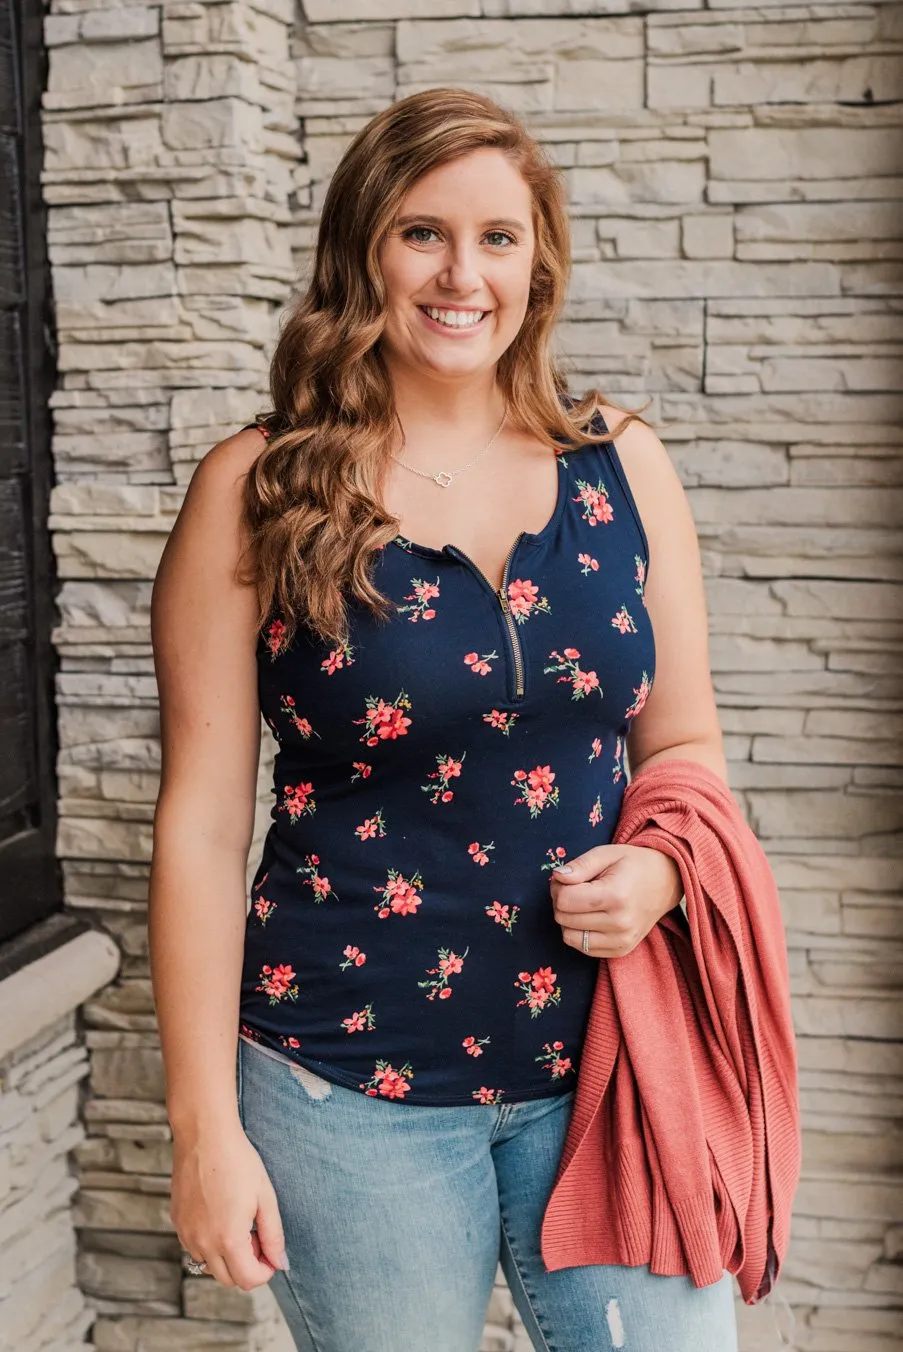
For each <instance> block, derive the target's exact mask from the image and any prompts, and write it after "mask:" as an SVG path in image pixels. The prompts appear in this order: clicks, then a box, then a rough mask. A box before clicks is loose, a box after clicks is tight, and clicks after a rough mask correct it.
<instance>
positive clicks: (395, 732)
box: [351, 690, 413, 746]
mask: <svg viewBox="0 0 903 1352" xmlns="http://www.w3.org/2000/svg"><path fill="white" fill-rule="evenodd" d="M410 707H411V701H410V700H409V699H408V696H407V692H406V691H405V690H400V691H399V692H398V694H397V695H396V696H395V698H394V700H393V701H392V703H391V704H387V703H386V701H385V700H384V699H377V698H376V696H375V695H369V696H368V697H367V712H366V713H365V714H364V717H363V718H353V719H352V720H351V721H352V723H363V724H364V728H365V730H364V734H363V736H362V737H361V739H360V740H361V741H362V742H366V743H367V746H379V743H380V742H386V741H392V742H394V741H395V740H396V739H397V738H399V737H406V736H407V732H408V728H409V727H410V726H411V723H412V721H413V720H412V719H410V718H406V717H405V715H404V713H403V712H402V710H404V709H410Z"/></svg>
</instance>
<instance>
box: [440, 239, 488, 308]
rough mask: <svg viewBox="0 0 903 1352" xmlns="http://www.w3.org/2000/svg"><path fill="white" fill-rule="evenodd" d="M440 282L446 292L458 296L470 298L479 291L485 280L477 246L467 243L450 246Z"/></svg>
mask: <svg viewBox="0 0 903 1352" xmlns="http://www.w3.org/2000/svg"><path fill="white" fill-rule="evenodd" d="M438 282H439V285H440V286H441V287H443V288H444V289H445V290H446V291H451V292H454V293H455V294H456V295H461V296H468V295H471V294H472V293H473V292H474V291H478V290H479V289H480V288H481V286H482V285H483V278H482V275H481V273H480V269H479V266H478V259H477V252H476V248H475V246H472V245H470V244H468V243H467V242H462V243H460V244H454V243H452V244H449V247H448V253H447V254H446V257H445V265H444V267H443V268H442V270H441V272H440V273H439V276H438Z"/></svg>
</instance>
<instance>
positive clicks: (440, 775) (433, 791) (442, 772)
mask: <svg viewBox="0 0 903 1352" xmlns="http://www.w3.org/2000/svg"><path fill="white" fill-rule="evenodd" d="M466 755H467V752H466V751H462V752H461V755H460V756H459V757H458V759H457V760H455V759H454V757H453V756H442V755H438V756H437V757H436V769H435V770H430V772H429V774H428V775H427V779H435V780H436V783H435V784H421V785H420V787H421V789H422V790H423V792H424V793H428V794H429V795H430V802H431V803H450V802H451V800H452V799H453V798H454V796H455V794H454V790H453V789H450V788H449V787H448V786H449V784H450V783H451V781H452V780H453V779H458V778H459V777H460V774H461V766H462V765H463V763H464V757H465V756H466Z"/></svg>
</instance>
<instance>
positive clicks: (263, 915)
mask: <svg viewBox="0 0 903 1352" xmlns="http://www.w3.org/2000/svg"><path fill="white" fill-rule="evenodd" d="M275 910H276V903H275V901H267V899H266V897H255V898H254V914H255V915H256V916H257V919H258V920H259V921H260V923H261V925H265V924H266V922H267V921H268V920H269V918H270V916H271V915H272V914H273V912H274V911H275Z"/></svg>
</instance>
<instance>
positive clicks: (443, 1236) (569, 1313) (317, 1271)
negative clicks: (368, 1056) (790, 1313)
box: [236, 1039, 737, 1352]
mask: <svg viewBox="0 0 903 1352" xmlns="http://www.w3.org/2000/svg"><path fill="white" fill-rule="evenodd" d="M236 1078H237V1093H238V1102H239V1112H240V1117H241V1122H242V1126H243V1127H244V1130H245V1132H246V1134H247V1136H248V1138H249V1140H250V1141H251V1143H252V1144H253V1145H254V1147H255V1149H256V1150H257V1151H258V1153H259V1155H260V1157H261V1159H262V1160H263V1163H264V1166H265V1168H266V1170H267V1172H268V1174H269V1177H270V1179H271V1180H272V1183H273V1186H274V1188H275V1191H276V1196H277V1198H278V1201H279V1210H280V1216H281V1219H282V1224H283V1227H284V1231H285V1238H286V1250H287V1253H288V1258H289V1262H290V1264H291V1268H290V1271H288V1272H280V1271H277V1272H276V1273H275V1274H274V1276H273V1278H272V1280H271V1286H272V1289H273V1293H274V1295H275V1297H276V1300H277V1301H278V1304H279V1306H280V1309H281V1310H282V1312H283V1314H284V1316H285V1318H286V1321H287V1323H288V1326H289V1329H290V1330H291V1333H292V1336H293V1338H294V1341H295V1344H296V1347H297V1348H298V1349H299V1352H478V1349H479V1346H480V1342H481V1339H482V1333H483V1328H484V1324H485V1320H486V1313H487V1306H488V1302H489V1297H490V1293H491V1291H492V1286H493V1282H494V1279H495V1275H496V1271H497V1266H498V1264H499V1262H501V1265H502V1268H503V1270H504V1273H505V1276H506V1278H507V1281H508V1285H509V1287H510V1289H511V1293H512V1295H513V1297H514V1301H515V1304H516V1305H517V1308H518V1311H519V1312H520V1315H521V1317H522V1319H523V1320H524V1323H525V1325H526V1327H527V1330H528V1332H529V1335H530V1338H531V1340H532V1343H533V1346H534V1348H537V1349H540V1350H541V1352H608V1350H609V1349H619V1348H623V1349H625V1352H737V1326H736V1317H735V1310H734V1279H733V1277H732V1275H731V1274H730V1273H729V1272H727V1271H725V1273H724V1275H723V1277H722V1279H721V1280H720V1281H719V1282H717V1283H714V1284H713V1285H711V1286H707V1287H700V1288H697V1287H696V1286H694V1284H693V1282H692V1280H691V1279H690V1278H689V1277H665V1276H660V1275H654V1274H652V1273H650V1271H649V1269H648V1267H645V1266H644V1267H633V1268H631V1267H605V1266H587V1267H577V1268H564V1269H562V1270H560V1271H557V1272H551V1273H550V1272H546V1270H545V1267H544V1265H543V1262H542V1257H541V1254H540V1249H539V1234H540V1226H541V1222H542V1215H543V1211H544V1209H545V1203H546V1200H547V1198H548V1195H549V1192H550V1191H551V1188H552V1184H553V1181H554V1177H555V1171H556V1168H557V1165H558V1161H559V1158H560V1156H561V1150H562V1147H563V1144H564V1139H565V1135H566V1132H567V1125H568V1120H569V1117H570V1113H571V1109H572V1106H573V1100H574V1094H573V1091H571V1092H569V1093H565V1094H558V1095H555V1096H552V1097H546V1098H539V1099H533V1100H527V1101H522V1102H519V1103H505V1104H469V1105H456V1106H438V1107H436V1106H430V1105H422V1106H419V1107H417V1106H414V1105H413V1104H405V1103H397V1102H393V1101H392V1100H389V1099H384V1098H371V1097H368V1096H367V1095H364V1094H361V1093H360V1092H358V1091H357V1090H353V1089H347V1088H345V1087H344V1086H342V1085H338V1084H335V1083H332V1082H330V1081H327V1080H325V1079H323V1078H321V1077H320V1076H317V1075H316V1074H315V1073H314V1072H312V1071H311V1070H309V1069H308V1068H307V1067H304V1066H295V1065H291V1064H289V1063H288V1062H287V1061H285V1060H284V1059H283V1058H280V1057H277V1056H275V1055H273V1054H271V1053H270V1052H269V1051H268V1050H267V1048H265V1047H262V1046H259V1045H255V1044H253V1043H249V1042H247V1041H245V1040H244V1039H240V1040H239V1044H238V1053H237V1059H236Z"/></svg>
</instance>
